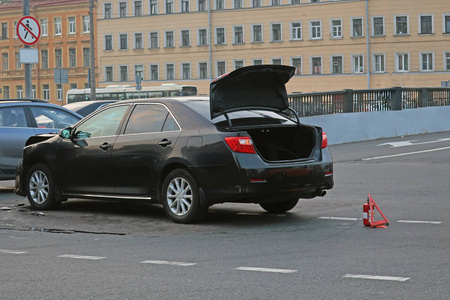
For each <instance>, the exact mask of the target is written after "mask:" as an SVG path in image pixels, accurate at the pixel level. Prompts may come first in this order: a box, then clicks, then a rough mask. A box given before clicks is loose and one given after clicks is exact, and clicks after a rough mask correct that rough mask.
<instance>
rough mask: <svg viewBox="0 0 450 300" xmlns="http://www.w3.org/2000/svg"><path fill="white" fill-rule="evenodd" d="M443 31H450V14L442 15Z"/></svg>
mask: <svg viewBox="0 0 450 300" xmlns="http://www.w3.org/2000/svg"><path fill="white" fill-rule="evenodd" d="M444 33H450V15H444Z"/></svg>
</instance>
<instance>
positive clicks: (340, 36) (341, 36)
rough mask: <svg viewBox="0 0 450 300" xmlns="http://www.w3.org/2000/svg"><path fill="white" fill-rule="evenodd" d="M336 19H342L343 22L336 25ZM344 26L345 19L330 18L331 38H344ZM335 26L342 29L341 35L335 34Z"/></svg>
mask: <svg viewBox="0 0 450 300" xmlns="http://www.w3.org/2000/svg"><path fill="white" fill-rule="evenodd" d="M334 21H340V22H341V24H340V25H339V26H335V25H334V24H333V22H334ZM343 26H344V20H343V19H342V18H333V19H330V39H333V40H339V39H343V38H344V31H343ZM335 28H339V30H340V34H339V35H335V31H334V29H335Z"/></svg>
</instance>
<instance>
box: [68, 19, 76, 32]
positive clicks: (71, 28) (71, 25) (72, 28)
mask: <svg viewBox="0 0 450 300" xmlns="http://www.w3.org/2000/svg"><path fill="white" fill-rule="evenodd" d="M75 32H76V29H75V17H69V34H74V33H75Z"/></svg>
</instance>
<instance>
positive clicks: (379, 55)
mask: <svg viewBox="0 0 450 300" xmlns="http://www.w3.org/2000/svg"><path fill="white" fill-rule="evenodd" d="M377 57H383V64H382V65H381V64H379V65H380V66H382V68H383V69H382V70H377V65H378V62H377V59H376V58H377ZM372 68H373V69H372V72H374V73H386V53H372Z"/></svg>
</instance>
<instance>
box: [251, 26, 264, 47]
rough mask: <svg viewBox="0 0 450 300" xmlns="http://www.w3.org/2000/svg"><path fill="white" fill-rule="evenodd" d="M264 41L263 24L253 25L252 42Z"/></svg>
mask: <svg viewBox="0 0 450 300" xmlns="http://www.w3.org/2000/svg"><path fill="white" fill-rule="evenodd" d="M262 41H263V34H262V25H260V24H256V25H252V42H253V43H262Z"/></svg>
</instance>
